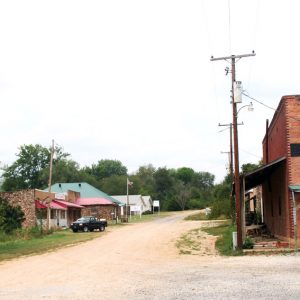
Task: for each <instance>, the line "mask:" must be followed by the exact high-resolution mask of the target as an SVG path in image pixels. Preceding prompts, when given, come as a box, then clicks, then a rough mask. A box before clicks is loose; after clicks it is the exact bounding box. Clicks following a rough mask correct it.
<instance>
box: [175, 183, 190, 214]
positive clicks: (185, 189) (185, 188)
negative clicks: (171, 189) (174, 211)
mask: <svg viewBox="0 0 300 300" xmlns="http://www.w3.org/2000/svg"><path fill="white" fill-rule="evenodd" d="M190 197H191V186H190V184H185V183H184V182H183V181H181V180H180V181H177V182H176V185H175V197H174V200H175V202H176V203H177V204H178V206H179V207H180V209H181V210H185V208H186V206H187V203H188V201H189V200H190Z"/></svg>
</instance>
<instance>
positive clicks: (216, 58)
mask: <svg viewBox="0 0 300 300" xmlns="http://www.w3.org/2000/svg"><path fill="white" fill-rule="evenodd" d="M255 55H256V53H255V52H254V51H252V53H250V54H240V55H230V56H223V57H213V56H211V58H210V61H216V60H227V59H233V58H234V59H235V58H243V57H249V56H255Z"/></svg>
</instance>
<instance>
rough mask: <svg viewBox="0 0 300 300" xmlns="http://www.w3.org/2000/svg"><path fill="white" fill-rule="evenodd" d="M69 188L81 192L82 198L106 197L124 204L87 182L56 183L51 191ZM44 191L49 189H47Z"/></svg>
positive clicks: (61, 191)
mask: <svg viewBox="0 0 300 300" xmlns="http://www.w3.org/2000/svg"><path fill="white" fill-rule="evenodd" d="M69 190H70V191H74V192H79V193H80V198H105V199H107V200H110V201H112V202H114V203H116V204H118V205H122V203H121V202H120V201H118V200H116V199H114V198H113V197H111V196H109V195H107V194H106V193H104V192H102V191H100V190H99V189H97V188H95V187H93V186H92V185H90V184H88V183H86V182H72V183H55V184H53V185H52V186H51V191H52V192H55V193H66V192H67V191H69ZM44 191H47V189H45V190H44Z"/></svg>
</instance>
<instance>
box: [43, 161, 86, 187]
mask: <svg viewBox="0 0 300 300" xmlns="http://www.w3.org/2000/svg"><path fill="white" fill-rule="evenodd" d="M82 175H83V172H80V167H79V164H78V163H77V162H75V161H74V160H71V159H60V160H54V161H53V168H52V182H53V183H55V182H79V181H85V180H82V179H83V178H84V176H82ZM40 177H41V179H42V181H44V182H47V181H48V179H49V165H48V166H47V167H46V168H44V169H43V170H42V172H41V174H40Z"/></svg>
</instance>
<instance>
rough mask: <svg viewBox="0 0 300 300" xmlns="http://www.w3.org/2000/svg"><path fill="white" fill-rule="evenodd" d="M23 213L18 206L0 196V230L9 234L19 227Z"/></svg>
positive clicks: (22, 219)
mask: <svg viewBox="0 0 300 300" xmlns="http://www.w3.org/2000/svg"><path fill="white" fill-rule="evenodd" d="M23 221H24V213H23V211H22V210H21V208H20V207H19V206H17V207H14V206H12V205H10V204H9V203H8V201H6V200H5V199H2V198H0V230H1V231H3V232H5V233H6V234H9V233H11V232H13V231H14V230H15V229H18V228H21V226H22V222H23Z"/></svg>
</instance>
